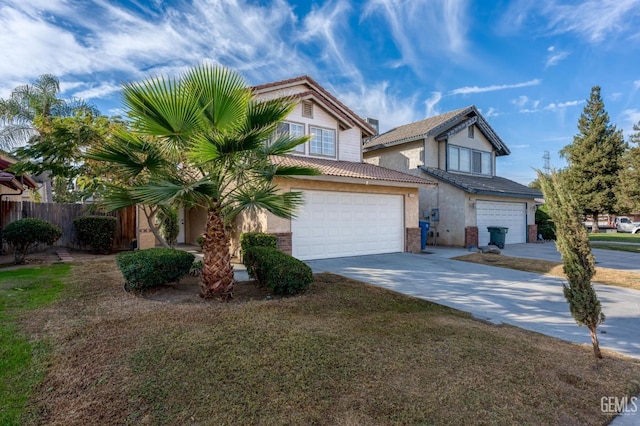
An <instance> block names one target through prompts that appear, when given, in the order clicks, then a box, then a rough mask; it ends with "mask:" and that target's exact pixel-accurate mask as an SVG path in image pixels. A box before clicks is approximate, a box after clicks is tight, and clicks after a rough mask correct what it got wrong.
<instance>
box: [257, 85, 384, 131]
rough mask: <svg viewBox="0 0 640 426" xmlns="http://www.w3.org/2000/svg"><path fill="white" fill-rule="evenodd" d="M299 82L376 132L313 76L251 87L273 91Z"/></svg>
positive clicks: (363, 126) (263, 90)
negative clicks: (305, 84)
mask: <svg viewBox="0 0 640 426" xmlns="http://www.w3.org/2000/svg"><path fill="white" fill-rule="evenodd" d="M297 83H307V84H308V85H309V86H310V87H311V88H312V89H313V90H314V91H316V92H319V93H318V95H319V96H320V97H321V98H324V101H325V102H327V103H328V104H329V105H331V104H333V105H331V107H332V108H333V109H334V110H335V109H336V107H337V108H338V109H342V110H343V111H344V112H343V114H346V115H348V116H350V117H351V119H353V120H354V121H356V122H357V123H358V124H359V125H360V127H362V128H363V129H364V130H366V131H367V132H368V133H369V134H371V135H375V134H376V130H375V129H374V128H373V127H372V126H371V124H369V123H367V121H366V120H365V119H363V118H362V117H360V116H359V115H358V114H356V113H355V112H353V111H352V110H351V109H350V108H349V107H348V106H346V105H345V104H343V103H342V102H340V101H339V100H338V98H336V97H335V96H333V95H332V94H331V93H329V92H328V91H327V90H326V89H325V88H324V87H322V86H321V85H319V84H318V82H317V81H315V80H314V79H313V78H311V77H309V76H308V75H301V76H298V77H294V78H289V79H287V80H280V81H274V82H271V83H266V84H260V85H257V86H253V87H252V88H251V89H252V90H253V91H254V92H268V91H271V89H277V88H278V87H280V86H291V85H294V84H297Z"/></svg>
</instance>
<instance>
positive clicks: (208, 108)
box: [182, 64, 251, 131]
mask: <svg viewBox="0 0 640 426" xmlns="http://www.w3.org/2000/svg"><path fill="white" fill-rule="evenodd" d="M182 80H183V83H184V86H185V90H186V92H187V93H188V94H189V97H193V98H195V99H197V100H198V105H199V107H200V110H201V111H202V113H203V115H204V116H205V117H206V121H207V124H208V125H209V126H210V127H209V128H210V129H211V130H217V131H224V130H230V129H237V128H238V127H239V126H240V125H241V124H242V123H243V122H244V121H245V117H246V113H247V105H248V103H249V100H250V99H251V91H250V89H249V87H248V86H247V84H246V82H245V81H244V79H243V78H242V76H241V75H240V74H238V73H237V72H235V71H232V70H230V69H228V68H222V67H218V66H212V65H208V64H202V65H199V66H196V67H195V68H193V69H191V70H190V71H189V72H188V73H187V74H186V75H185V76H184V77H183V79H182Z"/></svg>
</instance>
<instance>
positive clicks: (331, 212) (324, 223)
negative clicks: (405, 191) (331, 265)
mask: <svg viewBox="0 0 640 426" xmlns="http://www.w3.org/2000/svg"><path fill="white" fill-rule="evenodd" d="M302 192H303V194H304V199H305V205H304V206H303V207H302V209H301V210H300V211H299V212H298V217H297V218H295V219H293V220H292V221H291V232H292V245H293V247H292V248H293V255H294V256H295V257H297V258H299V259H303V260H307V259H320V258H331V257H343V256H356V255H364V254H377V253H391V252H401V251H403V247H404V220H403V218H404V202H403V198H402V196H401V195H388V194H380V195H379V194H362V193H341V192H330V191H304V190H302Z"/></svg>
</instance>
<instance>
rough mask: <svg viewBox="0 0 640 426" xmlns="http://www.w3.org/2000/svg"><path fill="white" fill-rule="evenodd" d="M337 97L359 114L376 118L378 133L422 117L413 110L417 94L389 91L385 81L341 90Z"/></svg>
mask: <svg viewBox="0 0 640 426" xmlns="http://www.w3.org/2000/svg"><path fill="white" fill-rule="evenodd" d="M337 97H338V98H339V99H340V101H342V102H343V103H344V104H345V105H348V106H349V108H351V109H353V110H354V111H355V112H356V113H358V114H359V115H360V116H362V117H372V118H377V119H378V120H379V121H380V133H383V132H386V131H387V130H389V129H392V128H394V127H397V126H400V125H403V124H407V123H411V122H413V121H417V120H420V119H422V118H424V117H420V116H418V115H417V114H416V112H415V106H416V99H417V95H413V96H412V97H410V98H404V97H400V96H398V95H396V94H394V93H390V92H389V84H388V83H387V82H382V83H379V84H375V85H372V86H367V87H362V88H361V89H360V90H358V91H349V90H343V91H340V92H339V93H337Z"/></svg>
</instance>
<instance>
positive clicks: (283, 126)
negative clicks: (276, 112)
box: [276, 121, 305, 154]
mask: <svg viewBox="0 0 640 426" xmlns="http://www.w3.org/2000/svg"><path fill="white" fill-rule="evenodd" d="M276 134H277V135H286V134H289V135H290V136H294V137H301V136H304V124H298V123H290V122H288V121H284V122H282V123H280V124H279V125H278V130H277V131H276ZM304 146H305V144H300V145H298V146H296V149H295V151H296V152H300V153H303V154H304Z"/></svg>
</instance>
